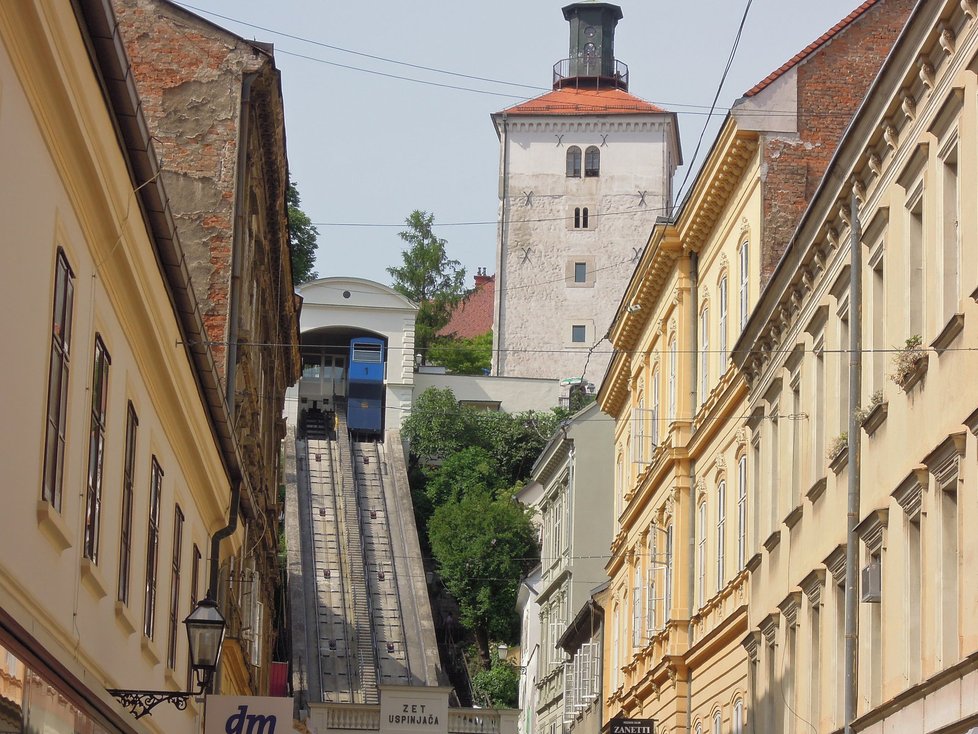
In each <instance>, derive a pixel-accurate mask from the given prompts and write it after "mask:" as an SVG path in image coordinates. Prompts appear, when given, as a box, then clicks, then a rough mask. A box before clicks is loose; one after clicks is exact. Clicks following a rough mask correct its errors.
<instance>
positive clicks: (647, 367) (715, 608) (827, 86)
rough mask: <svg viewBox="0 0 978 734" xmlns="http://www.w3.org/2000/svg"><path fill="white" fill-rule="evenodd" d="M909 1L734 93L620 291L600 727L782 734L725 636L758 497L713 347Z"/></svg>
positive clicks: (610, 391) (880, 10) (610, 408)
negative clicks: (849, 80)
mask: <svg viewBox="0 0 978 734" xmlns="http://www.w3.org/2000/svg"><path fill="white" fill-rule="evenodd" d="M909 7H910V3H909V2H903V3H901V2H878V3H865V4H864V5H863V6H860V8H859V9H857V11H854V13H853V14H851V15H850V16H848V17H847V18H845V19H844V20H843V21H842V22H841V23H840V24H838V25H837V26H835V27H834V28H833V29H831V30H830V31H829V32H828V33H826V34H825V35H823V36H822V37H821V38H819V39H818V40H817V41H816V42H815V43H813V44H812V45H811V46H809V47H808V48H806V49H805V50H804V51H803V52H801V53H800V54H798V55H797V56H796V57H794V58H793V59H791V60H790V61H789V62H788V63H787V64H785V65H784V66H783V67H781V68H780V69H778V70H776V71H775V72H774V73H773V74H771V75H770V76H769V77H767V78H766V79H765V80H764V81H762V82H761V83H760V84H758V85H757V86H756V87H754V88H753V89H751V90H749V91H748V92H747V93H746V94H745V95H744V97H743V98H742V99H741V100H739V101H738V102H737V103H736V104H735V105H734V107H733V109H732V110H731V112H730V114H729V115H728V117H727V119H726V121H725V123H724V125H723V127H722V129H721V132H720V134H719V136H718V138H717V141H716V142H715V143H714V145H713V148H712V150H711V151H710V154H709V156H708V158H707V160H706V162H705V163H704V166H703V169H702V171H701V173H700V174H699V176H698V177H697V179H696V181H695V182H694V184H693V186H692V188H691V190H690V192H689V195H688V196H687V197H686V198H685V199H684V201H683V203H682V205H681V207H680V209H679V212H678V214H677V216H676V217H675V219H674V220H663V221H660V222H659V223H657V224H656V226H655V228H654V229H653V230H652V233H651V235H650V237H649V240H648V244H647V245H646V247H645V250H644V254H643V256H642V259H641V260H640V262H639V264H638V267H637V268H636V271H635V274H634V275H633V277H632V280H631V282H630V283H629V285H628V288H627V290H626V291H625V295H624V297H623V299H622V301H621V305H620V306H619V309H618V313H617V314H616V317H615V320H614V322H613V324H612V328H611V334H610V338H611V341H612V344H613V346H614V348H615V354H614V356H613V358H612V362H611V365H610V367H609V371H608V375H607V377H606V379H605V382H604V384H603V385H602V386H601V389H600V391H599V393H598V401H599V403H600V405H601V408H602V410H604V411H605V412H606V413H608V414H610V415H611V416H613V417H614V419H615V421H616V429H615V447H616V448H615V495H614V500H615V515H614V517H615V521H614V526H613V533H614V540H613V542H612V545H611V554H612V555H611V559H610V561H609V562H608V565H607V569H606V570H607V573H608V575H609V576H610V578H611V582H610V586H609V589H608V592H607V597H608V601H607V603H606V607H605V625H606V634H605V661H606V662H605V689H604V690H605V706H606V717H607V718H606V720H607V719H613V718H627V719H654V720H656V722H657V731H659V732H690V733H695V734H703V733H704V732H712V733H715V734H721V732H734V733H735V734H741V733H742V732H744V731H749V730H753V731H759V732H760V731H764V732H768V731H771V732H774V731H782V730H781V729H780V728H779V727H777V726H773V725H772V726H771V727H769V728H764V727H763V726H761V725H759V724H758V723H757V720H756V719H755V708H756V702H755V701H754V700H753V699H752V697H751V690H752V689H751V686H750V680H751V677H750V675H751V674H750V667H749V659H748V655H747V651H746V650H745V648H744V647H743V646H742V644H741V642H742V640H743V638H744V636H745V634H746V632H747V631H748V629H749V611H748V610H749V608H751V606H750V605H751V604H753V600H752V597H751V594H750V588H749V578H750V568H751V564H750V563H749V561H750V559H751V558H752V556H754V549H755V548H756V547H758V546H759V543H760V540H761V538H762V536H760V535H759V533H758V531H757V529H756V527H755V526H754V522H755V518H756V517H757V516H758V514H759V513H763V512H764V511H765V509H766V508H764V505H763V499H759V498H758V497H757V496H753V497H752V496H750V488H751V487H752V486H753V483H754V482H755V481H756V477H757V471H758V468H757V467H758V464H757V459H756V454H755V452H754V448H753V446H754V444H753V433H752V430H751V429H752V424H751V423H750V422H749V421H748V420H747V415H748V391H747V383H746V381H745V379H744V377H743V375H742V374H740V373H739V372H738V370H737V369H736V368H735V365H734V363H733V362H732V361H731V359H730V357H731V355H732V352H733V345H734V342H735V341H736V340H737V339H738V337H739V336H740V334H741V332H742V330H743V329H744V328H745V326H746V324H747V322H748V318H749V315H750V314H751V313H752V311H753V310H754V308H755V305H756V303H757V300H758V298H759V295H760V293H761V291H762V288H763V286H764V284H765V283H766V282H767V280H768V278H769V277H770V275H771V273H772V272H773V271H774V268H775V265H776V263H777V262H778V260H779V258H780V257H781V253H782V252H783V250H784V246H785V244H786V237H787V235H786V233H790V232H791V231H793V229H794V227H795V226H796V224H797V222H798V219H799V218H800V217H801V215H802V213H803V210H802V206H803V204H804V202H805V201H807V198H806V197H808V196H810V194H811V192H812V191H813V189H812V190H809V189H808V188H806V182H807V181H808V180H810V177H812V176H815V177H816V178H818V177H820V176H821V174H822V173H823V172H824V171H825V170H826V166H827V165H828V162H829V158H830V153H831V150H834V148H835V146H836V145H837V144H838V141H839V139H840V138H841V136H842V133H843V131H844V129H845V127H846V124H847V122H848V120H850V119H851V117H852V115H853V114H854V112H855V110H856V108H857V106H858V104H859V101H860V100H861V99H862V94H863V93H864V92H865V89H866V87H868V85H869V82H870V80H871V79H872V78H873V76H874V75H875V73H876V71H877V70H878V69H879V67H880V65H881V64H882V62H883V59H884V58H885V56H886V53H887V52H888V50H889V48H890V45H891V44H892V42H893V41H894V39H895V38H896V36H897V35H898V33H899V30H900V28H901V27H902V24H903V19H904V18H905V17H906V14H907V12H908V11H909ZM854 47H859V48H861V49H863V53H862V54H861V55H859V56H858V57H854V56H853V53H852V49H853V48H854ZM856 69H858V71H859V74H857V75H856V76H858V77H859V78H862V79H863V82H862V85H863V86H862V89H858V88H857V89H853V90H850V91H851V94H850V95H849V96H840V95H839V93H838V88H837V86H836V80H837V79H838V77H839V75H840V74H843V73H851V72H852V71H853V70H856ZM789 111H790V114H789V113H788V112H789ZM828 111H831V112H832V115H831V116H826V117H825V118H821V117H820V118H819V121H818V124H817V125H813V124H812V122H811V120H812V119H813V116H814V115H822V114H824V113H826V112H828ZM781 412H782V413H787V412H788V411H786V410H784V411H781ZM775 413H777V411H775ZM789 461H790V460H788V459H786V460H785V463H786V464H787V463H789ZM752 726H753V727H754V728H753V729H751V728H750V727H752Z"/></svg>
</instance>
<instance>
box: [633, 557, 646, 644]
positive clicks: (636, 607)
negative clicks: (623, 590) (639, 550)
mask: <svg viewBox="0 0 978 734" xmlns="http://www.w3.org/2000/svg"><path fill="white" fill-rule="evenodd" d="M643 623H644V619H643V618H642V560H641V554H639V555H638V556H636V558H635V568H634V569H633V570H632V647H641V646H642V642H643V638H642V626H643Z"/></svg>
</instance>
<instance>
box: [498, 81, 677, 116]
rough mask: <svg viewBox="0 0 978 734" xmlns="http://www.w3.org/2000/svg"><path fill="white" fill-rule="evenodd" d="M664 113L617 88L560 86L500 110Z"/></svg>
mask: <svg viewBox="0 0 978 734" xmlns="http://www.w3.org/2000/svg"><path fill="white" fill-rule="evenodd" d="M665 111H666V110H664V109H662V108H661V107H658V106H656V105H654V104H652V103H651V102H646V101H645V100H644V99H639V98H638V97H636V96H635V95H633V94H629V93H628V92H624V91H622V90H621V89H573V88H571V87H564V88H563V89H555V90H554V91H553V92H547V93H546V94H544V95H541V96H539V97H536V98H534V99H531V100H528V101H526V102H521V103H520V104H518V105H515V106H513V107H510V108H509V109H507V110H503V112H505V113H506V114H507V115H640V114H649V113H656V112H665Z"/></svg>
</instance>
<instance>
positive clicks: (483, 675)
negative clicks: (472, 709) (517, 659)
mask: <svg viewBox="0 0 978 734" xmlns="http://www.w3.org/2000/svg"><path fill="white" fill-rule="evenodd" d="M472 692H473V693H474V694H475V699H476V703H480V704H481V703H488V704H489V705H490V706H492V707H493V708H508V709H515V708H516V707H517V706H519V695H520V669H519V668H518V667H516V666H515V665H513V664H512V663H510V662H507V661H505V660H500V659H499V658H496V659H494V660H493V662H492V667H491V668H489V670H482V671H480V672H478V673H476V674H475V675H474V676H473V677H472Z"/></svg>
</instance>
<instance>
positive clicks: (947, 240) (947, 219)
mask: <svg viewBox="0 0 978 734" xmlns="http://www.w3.org/2000/svg"><path fill="white" fill-rule="evenodd" d="M943 164H944V165H943V169H944V177H943V179H944V180H943V185H944V206H943V207H942V209H943V213H944V248H943V253H942V254H943V259H944V274H943V282H942V284H941V285H942V287H941V292H942V294H943V300H944V303H943V304H942V305H943V310H944V314H943V316H944V321H945V322H946V321H948V320H949V319H950V318H951V317H952V316H953V315H954V314H955V313H957V311H958V308H959V305H958V304H959V303H960V300H961V269H960V257H961V255H960V249H961V238H960V228H959V227H958V221H959V220H960V218H961V214H960V203H959V195H958V149H957V146H955V147H954V148H953V149H952V150H951V151H949V152H948V153H947V155H945V156H944V160H943Z"/></svg>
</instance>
